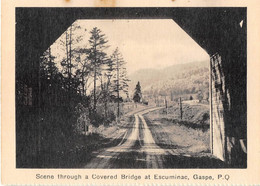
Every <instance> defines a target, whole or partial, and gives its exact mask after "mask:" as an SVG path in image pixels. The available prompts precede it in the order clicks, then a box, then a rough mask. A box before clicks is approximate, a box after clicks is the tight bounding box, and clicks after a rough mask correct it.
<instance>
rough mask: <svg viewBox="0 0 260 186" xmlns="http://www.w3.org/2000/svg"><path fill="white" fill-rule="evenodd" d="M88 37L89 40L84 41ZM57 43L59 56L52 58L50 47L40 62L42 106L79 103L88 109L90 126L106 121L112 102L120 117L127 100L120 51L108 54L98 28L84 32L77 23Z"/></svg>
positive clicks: (106, 46) (123, 64) (106, 44)
mask: <svg viewBox="0 0 260 186" xmlns="http://www.w3.org/2000/svg"><path fill="white" fill-rule="evenodd" d="M87 34H89V35H90V37H89V38H88V40H87V41H86V35H87ZM56 42H58V43H59V46H60V47H59V51H60V52H59V55H60V56H58V57H57V56H54V55H53V51H52V47H49V48H48V49H47V50H46V51H45V52H44V54H43V55H42V56H41V59H40V78H41V90H40V91H42V92H43V93H42V95H43V97H44V98H43V99H42V102H41V104H42V105H46V104H52V105H55V106H57V105H64V106H68V105H70V106H72V107H75V105H77V104H79V103H80V104H81V106H82V107H85V108H87V110H88V113H89V117H90V119H91V120H92V123H93V124H97V125H98V122H99V124H100V122H102V121H101V120H105V119H106V118H107V119H109V118H108V116H111V111H109V104H110V103H115V104H116V105H117V109H116V110H117V113H116V116H114V118H115V117H120V114H121V110H120V102H122V101H123V97H129V95H128V82H129V81H130V80H129V79H128V77H127V69H126V67H125V65H126V61H125V60H124V58H123V55H122V54H121V52H120V51H119V48H118V47H115V50H114V51H113V52H112V54H110V55H109V54H108V48H109V47H111V46H109V41H108V39H107V37H106V35H105V34H104V33H103V32H102V31H101V30H100V29H99V28H97V27H94V28H93V29H91V30H90V31H87V30H86V29H84V28H82V27H81V26H80V25H78V24H77V22H75V23H74V24H72V25H71V26H70V27H69V28H68V29H67V30H66V31H65V33H64V34H63V35H62V36H61V37H60V40H58V41H56ZM59 60H60V61H59ZM46 96H47V97H48V98H47V97H46ZM109 112H110V113H109ZM81 114H82V113H81ZM98 118H99V119H98ZM114 118H112V120H113V119H114ZM110 120H111V118H110Z"/></svg>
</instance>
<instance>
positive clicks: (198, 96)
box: [197, 90, 203, 102]
mask: <svg viewBox="0 0 260 186" xmlns="http://www.w3.org/2000/svg"><path fill="white" fill-rule="evenodd" d="M197 99H198V100H199V102H201V101H202V99H203V94H202V92H201V90H200V91H199V92H198V94H197Z"/></svg>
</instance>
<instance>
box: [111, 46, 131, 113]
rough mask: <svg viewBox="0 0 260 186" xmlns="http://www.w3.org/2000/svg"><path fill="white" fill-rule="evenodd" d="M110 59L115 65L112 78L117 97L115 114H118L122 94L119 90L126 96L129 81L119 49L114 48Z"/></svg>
mask: <svg viewBox="0 0 260 186" xmlns="http://www.w3.org/2000/svg"><path fill="white" fill-rule="evenodd" d="M112 61H113V62H114V65H115V71H116V75H115V79H114V92H115V93H116V97H117V116H118V117H119V115H120V100H122V96H121V95H120V92H124V93H125V94H126V96H128V82H129V81H130V80H129V79H128V77H127V71H126V68H125V64H126V62H125V61H124V59H123V56H122V54H121V53H120V52H119V49H118V48H116V50H115V51H114V52H113V54H112Z"/></svg>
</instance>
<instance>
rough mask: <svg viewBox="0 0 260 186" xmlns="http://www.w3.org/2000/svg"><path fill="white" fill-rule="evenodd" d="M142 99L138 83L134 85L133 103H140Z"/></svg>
mask: <svg viewBox="0 0 260 186" xmlns="http://www.w3.org/2000/svg"><path fill="white" fill-rule="evenodd" d="M141 99H142V92H141V85H140V82H139V81H138V83H137V84H136V87H135V92H134V97H133V100H134V102H135V103H140V102H141Z"/></svg>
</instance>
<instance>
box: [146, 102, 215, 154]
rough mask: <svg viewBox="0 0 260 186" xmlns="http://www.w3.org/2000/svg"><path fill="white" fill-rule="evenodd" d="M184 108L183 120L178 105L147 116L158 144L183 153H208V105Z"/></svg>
mask: <svg viewBox="0 0 260 186" xmlns="http://www.w3.org/2000/svg"><path fill="white" fill-rule="evenodd" d="M182 109H183V118H182V119H181V118H180V109H179V105H178V104H176V105H174V106H172V107H170V108H168V109H166V108H164V109H161V110H158V111H153V112H150V113H148V114H147V115H146V116H145V117H146V120H147V124H148V126H149V128H150V130H151V132H152V134H153V137H154V139H155V141H156V143H157V144H158V145H159V146H160V147H162V148H170V149H171V148H173V149H175V150H176V153H180V154H190V155H193V156H194V155H196V156H198V155H203V154H204V155H205V154H207V153H209V152H210V148H209V142H210V140H209V106H208V105H202V104H196V105H188V104H184V105H183V108H182Z"/></svg>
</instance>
